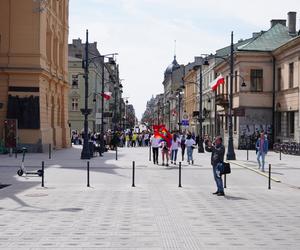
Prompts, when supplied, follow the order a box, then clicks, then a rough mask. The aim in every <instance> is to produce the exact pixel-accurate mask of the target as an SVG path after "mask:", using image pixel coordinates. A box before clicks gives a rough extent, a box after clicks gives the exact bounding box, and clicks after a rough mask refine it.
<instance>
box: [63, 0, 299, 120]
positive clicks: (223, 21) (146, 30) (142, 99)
mask: <svg viewBox="0 0 300 250" xmlns="http://www.w3.org/2000/svg"><path fill="white" fill-rule="evenodd" d="M288 11H296V12H297V14H298V15H297V29H299V18H300V5H299V0H285V1H279V0H251V1H242V0H223V1H221V0H71V1H70V24H69V26H70V34H69V41H70V42H71V41H72V39H74V38H79V37H80V38H82V40H83V41H85V30H86V29H88V30H89V37H90V39H89V40H90V42H94V41H97V42H98V49H99V51H100V53H101V54H108V53H114V52H118V53H119V55H118V56H117V62H118V63H119V65H120V75H121V77H120V78H122V79H125V80H124V82H123V85H124V96H125V97H129V102H130V103H131V104H133V105H134V107H135V110H136V114H137V116H138V118H139V119H140V118H141V115H142V113H143V112H144V110H145V108H146V103H147V100H149V99H150V98H151V96H152V95H156V94H158V93H162V92H163V85H162V81H163V75H164V70H165V69H166V67H167V66H168V65H169V64H170V63H171V62H172V60H173V56H174V40H176V41H177V49H176V54H177V61H178V63H179V64H187V63H188V62H192V61H193V59H194V56H198V55H200V54H203V53H207V54H210V53H214V52H215V51H216V50H217V49H219V48H222V47H225V46H227V45H229V43H230V32H231V31H234V40H235V41H237V40H239V39H241V38H248V37H250V36H251V34H252V32H255V31H260V30H267V29H269V28H270V20H271V19H286V18H287V12H288Z"/></svg>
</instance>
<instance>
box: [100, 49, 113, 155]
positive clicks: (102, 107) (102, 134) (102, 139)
mask: <svg viewBox="0 0 300 250" xmlns="http://www.w3.org/2000/svg"><path fill="white" fill-rule="evenodd" d="M114 55H118V53H111V54H106V55H100V56H98V57H100V58H102V81H101V82H102V88H101V95H102V98H101V111H102V112H101V136H100V148H101V150H100V152H101V153H103V152H104V84H105V80H104V68H105V62H104V58H105V57H108V56H114Z"/></svg>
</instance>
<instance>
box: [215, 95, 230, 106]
mask: <svg viewBox="0 0 300 250" xmlns="http://www.w3.org/2000/svg"><path fill="white" fill-rule="evenodd" d="M216 104H217V105H219V106H222V107H228V105H229V99H228V94H218V95H217V96H216Z"/></svg>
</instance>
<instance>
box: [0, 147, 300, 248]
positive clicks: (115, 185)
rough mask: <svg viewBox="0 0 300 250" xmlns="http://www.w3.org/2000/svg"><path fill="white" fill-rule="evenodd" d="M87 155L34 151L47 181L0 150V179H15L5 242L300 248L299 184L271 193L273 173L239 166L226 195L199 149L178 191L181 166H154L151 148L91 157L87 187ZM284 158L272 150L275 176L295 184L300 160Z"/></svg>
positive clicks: (5, 194)
mask: <svg viewBox="0 0 300 250" xmlns="http://www.w3.org/2000/svg"><path fill="white" fill-rule="evenodd" d="M80 152H81V149H80V148H72V149H66V150H60V151H55V152H54V155H53V159H51V160H49V159H47V157H48V155H46V154H29V155H28V156H27V159H26V162H25V164H26V165H27V166H34V167H36V168H38V167H39V166H40V165H41V161H42V160H45V164H46V171H45V186H46V188H41V187H40V184H41V180H40V178H39V177H30V178H27V179H26V178H24V177H18V176H17V175H16V170H17V168H18V166H19V165H20V161H21V157H19V158H18V159H14V158H9V157H8V156H7V155H1V156H0V166H1V167H0V171H1V172H0V173H1V174H0V183H3V184H4V183H5V184H12V185H11V186H9V187H6V188H4V189H0V218H1V220H0V248H1V249H72V250H73V249H222V250H223V249H299V248H300V236H299V234H298V229H299V227H300V215H299V211H298V210H299V205H300V192H299V190H297V189H295V188H291V187H289V186H287V185H284V184H282V183H276V182H272V189H271V190H268V189H267V186H268V182H267V181H268V180H267V178H266V177H264V176H261V175H259V174H257V173H256V172H253V171H249V170H248V169H246V168H243V167H240V166H238V165H235V164H232V174H230V175H228V176H227V189H226V191H225V192H226V196H225V197H216V196H214V195H212V194H211V193H212V192H214V191H215V185H214V183H213V177H212V170H211V167H210V164H209V163H210V154H208V153H205V154H198V153H197V152H195V153H194V156H195V165H194V166H191V165H189V166H188V165H187V164H186V162H184V163H183V167H182V186H183V187H182V188H178V165H177V166H176V167H175V166H173V167H169V168H166V167H162V166H157V165H153V164H152V162H150V161H149V157H148V148H129V149H128V148H121V149H119V157H118V158H119V160H118V161H116V160H115V154H114V152H108V153H105V156H104V157H103V158H100V157H97V158H93V159H91V160H90V166H91V172H90V184H91V187H90V188H88V187H87V186H86V161H83V160H79V158H80ZM236 154H237V159H239V163H241V164H245V165H249V166H250V167H255V164H254V162H255V158H254V154H253V155H251V157H250V159H251V161H253V162H251V161H249V162H247V161H246V157H245V156H246V152H244V151H237V152H236ZM244 157H245V158H244ZM276 157H277V155H276V154H275V153H270V154H269V155H268V157H267V160H268V161H269V162H271V161H272V164H274V168H273V169H274V172H275V171H276V172H278V173H283V175H277V176H276V177H277V178H279V179H281V180H282V181H283V182H285V181H287V183H290V184H292V183H293V182H294V179H295V180H296V179H297V178H298V177H299V174H300V172H299V169H298V168H297V167H296V166H294V167H293V166H292V164H293V162H296V160H297V159H298V158H297V157H295V156H293V157H289V158H288V156H285V157H286V159H284V158H283V159H284V160H282V161H283V162H284V164H286V165H283V164H280V162H279V160H278V161H277V160H276ZM283 157H284V156H283ZM278 158H279V157H278ZM299 159H300V158H299ZM244 160H245V161H244ZM132 161H135V162H136V183H135V184H136V187H135V188H132V187H131V181H132V180H131V176H132V167H131V166H132ZM273 162H274V163H273ZM299 168H300V167H299ZM291 171H292V172H291ZM291 173H292V174H291ZM273 174H274V175H275V173H273ZM285 178H286V180H285ZM292 178H294V179H292ZM298 179H299V178H298Z"/></svg>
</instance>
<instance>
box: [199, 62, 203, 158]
mask: <svg viewBox="0 0 300 250" xmlns="http://www.w3.org/2000/svg"><path fill="white" fill-rule="evenodd" d="M199 71H200V72H199V142H198V153H204V148H203V138H202V133H203V132H202V121H203V120H202V118H203V115H202V85H203V77H202V64H200V65H199Z"/></svg>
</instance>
